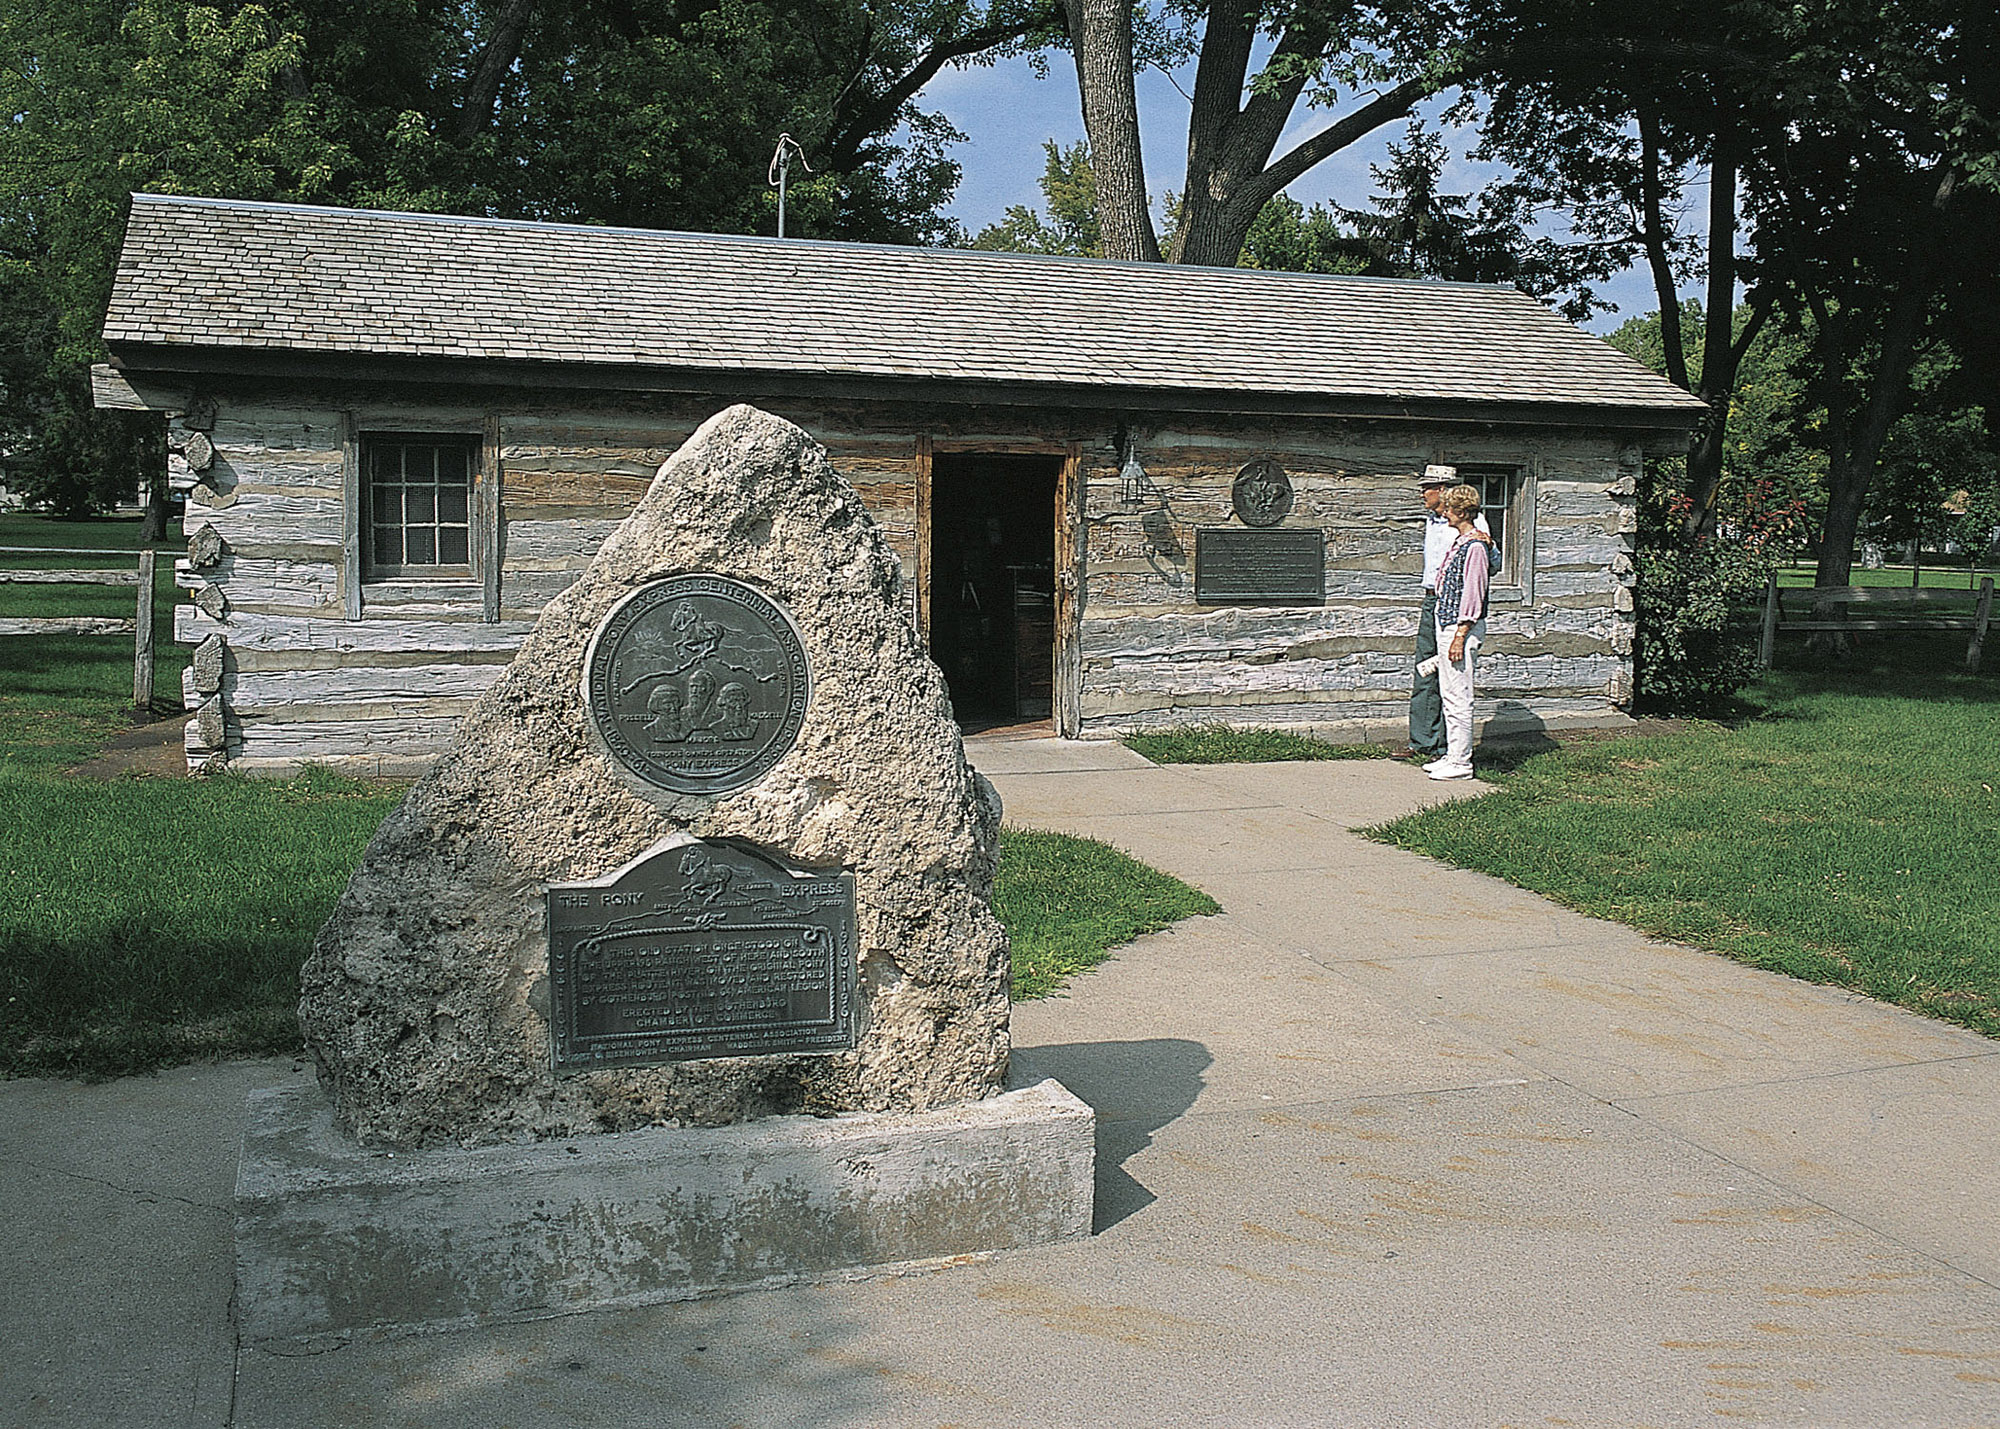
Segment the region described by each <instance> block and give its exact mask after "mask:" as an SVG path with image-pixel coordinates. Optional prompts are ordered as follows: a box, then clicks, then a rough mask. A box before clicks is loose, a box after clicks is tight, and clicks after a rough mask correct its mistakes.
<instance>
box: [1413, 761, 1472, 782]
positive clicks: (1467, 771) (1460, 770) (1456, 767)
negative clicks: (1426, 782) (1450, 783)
mask: <svg viewBox="0 0 2000 1429" xmlns="http://www.w3.org/2000/svg"><path fill="white" fill-rule="evenodd" d="M1424 772H1425V773H1426V774H1428V775H1430V776H1431V778H1433V779H1470V778H1471V777H1472V766H1471V765H1470V764H1450V763H1446V762H1445V761H1444V760H1439V761H1438V762H1437V763H1436V764H1434V765H1430V766H1428V767H1427V768H1426V769H1425V770H1424Z"/></svg>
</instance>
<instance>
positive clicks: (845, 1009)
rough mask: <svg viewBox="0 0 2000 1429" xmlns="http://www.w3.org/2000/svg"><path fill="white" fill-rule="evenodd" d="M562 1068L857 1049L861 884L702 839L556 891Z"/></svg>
mask: <svg viewBox="0 0 2000 1429" xmlns="http://www.w3.org/2000/svg"><path fill="white" fill-rule="evenodd" d="M548 903H549V990H550V1013H551V1015H550V1019H549V1022H550V1034H551V1042H552V1044H553V1045H552V1049H551V1050H552V1056H553V1060H554V1066H555V1069H556V1070H557V1071H558V1072H564V1071H587V1070H590V1069H593V1068H599V1067H642V1066H657V1065H661V1064H664V1063H668V1062H678V1061H691V1060H694V1059H696V1058H703V1057H748V1056H758V1055H762V1054H768V1053H784V1052H838V1051H844V1050H846V1049H847V1048H849V1047H852V1046H853V1045H854V967H855V952H854V876H853V875H852V874H849V873H840V872H832V873H828V872H821V871H814V870H810V869H799V868H794V867H792V866H790V865H789V864H787V863H785V862H783V861H782V860H780V859H777V858H774V857H772V856H771V855H769V854H767V853H763V852H761V851H757V850H753V849H751V848H748V847H745V846H741V845H736V844H728V843H704V842H699V841H691V842H685V843H680V844H675V845H672V846H669V847H667V848H665V849H662V850H660V851H659V852H657V853H653V854H649V855H647V856H646V857H644V858H641V859H639V860H638V861H637V862H635V863H632V864H630V865H628V866H627V867H625V868H624V869H622V870H620V871H619V872H618V873H616V874H613V875H611V876H610V877H608V878H603V879H599V880H596V881H594V882H590V883H558V884H551V885H550V886H549V892H548Z"/></svg>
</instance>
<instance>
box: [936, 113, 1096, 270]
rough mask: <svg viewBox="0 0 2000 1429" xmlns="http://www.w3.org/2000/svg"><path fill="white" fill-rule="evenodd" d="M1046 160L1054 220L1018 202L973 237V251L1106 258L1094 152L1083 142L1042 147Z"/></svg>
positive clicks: (1045, 189) (1044, 186)
mask: <svg viewBox="0 0 2000 1429" xmlns="http://www.w3.org/2000/svg"><path fill="white" fill-rule="evenodd" d="M1042 152H1043V153H1044V155H1046V157H1047V162H1046V163H1045V164H1044V165H1043V167H1042V177H1041V179H1040V180H1039V183H1040V185H1041V190H1042V199H1043V201H1044V202H1045V203H1046V204H1047V205H1048V211H1049V216H1048V217H1047V218H1046V219H1044V218H1043V217H1042V215H1041V214H1040V213H1039V212H1038V211H1036V210H1035V209H1033V208H1029V207H1027V206H1026V205H1025V204H1015V205H1014V206H1013V207H1011V208H1009V209H1008V210H1007V213H1006V216H1005V217H1004V218H1002V219H1001V220H1000V222H998V223H995V224H989V225H988V226H987V227H985V228H982V229H981V230H980V231H979V232H978V233H977V234H976V235H974V237H973V239H972V241H971V243H970V244H968V245H967V246H968V247H972V248H984V249H989V250H995V251H1000V252H1006V253H1054V254H1060V255H1062V256H1064V257H1069V258H1102V257H1103V256H1104V232H1103V228H1102V226H1101V225H1100V224H1099V222H1098V218H1097V184H1096V181H1095V180H1094V179H1093V178H1092V176H1091V172H1090V153H1089V150H1088V149H1087V148H1086V147H1085V146H1084V145H1083V144H1082V143H1076V144H1072V145H1070V146H1069V147H1068V148H1067V149H1065V148H1062V147H1060V146H1059V145H1058V144H1057V143H1056V142H1055V140H1053V139H1050V140H1047V141H1045V142H1044V143H1043V144H1042Z"/></svg>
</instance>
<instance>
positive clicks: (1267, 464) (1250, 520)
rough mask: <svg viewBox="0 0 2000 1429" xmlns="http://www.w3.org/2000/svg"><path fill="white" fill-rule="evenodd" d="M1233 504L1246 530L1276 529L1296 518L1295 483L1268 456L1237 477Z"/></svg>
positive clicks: (1249, 466)
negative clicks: (1293, 508) (1291, 518)
mask: <svg viewBox="0 0 2000 1429" xmlns="http://www.w3.org/2000/svg"><path fill="white" fill-rule="evenodd" d="M1229 504H1230V505H1231V506H1234V507H1235V508H1236V519H1237V520H1239V521H1241V522H1242V523H1243V524H1244V525H1245V526H1275V525H1277V524H1278V523H1279V522H1280V521H1282V520H1284V519H1285V518H1286V517H1287V516H1289V515H1291V514H1292V479H1291V477H1289V476H1287V475H1286V474H1285V469H1284V468H1283V467H1281V466H1279V465H1278V464H1277V463H1276V462H1274V461H1272V460H1271V459H1270V458H1269V457H1267V456H1260V457H1258V458H1257V459H1256V460H1255V461H1253V462H1251V463H1249V464H1248V465H1247V466H1245V467H1244V468H1243V470H1241V471H1239V472H1238V473H1236V484H1235V485H1234V486H1232V487H1230V488H1229Z"/></svg>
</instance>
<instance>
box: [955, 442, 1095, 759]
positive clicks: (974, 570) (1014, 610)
mask: <svg viewBox="0 0 2000 1429" xmlns="http://www.w3.org/2000/svg"><path fill="white" fill-rule="evenodd" d="M1061 475H1062V458H1061V457H1057V456H997V455H987V454H983V453H977V452H940V453H938V454H937V455H936V456H935V457H933V458H932V460H931V563H930V565H931V590H930V627H931V655H932V658H934V659H935V660H936V661H937V663H938V666H939V668H940V669H942V670H943V671H944V676H945V683H946V684H947V685H948V686H949V687H950V689H951V703H952V709H953V711H954V712H955V713H956V714H957V716H958V721H959V723H960V725H961V726H964V727H967V728H987V727H990V726H992V725H996V724H1009V723H1016V722H1021V721H1027V720H1041V719H1047V718H1048V717H1049V714H1050V702H1051V692H1052V689H1053V677H1054V671H1055V555H1056V551H1055V514H1056V484H1057V482H1058V480H1059V479H1060V477H1061Z"/></svg>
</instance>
